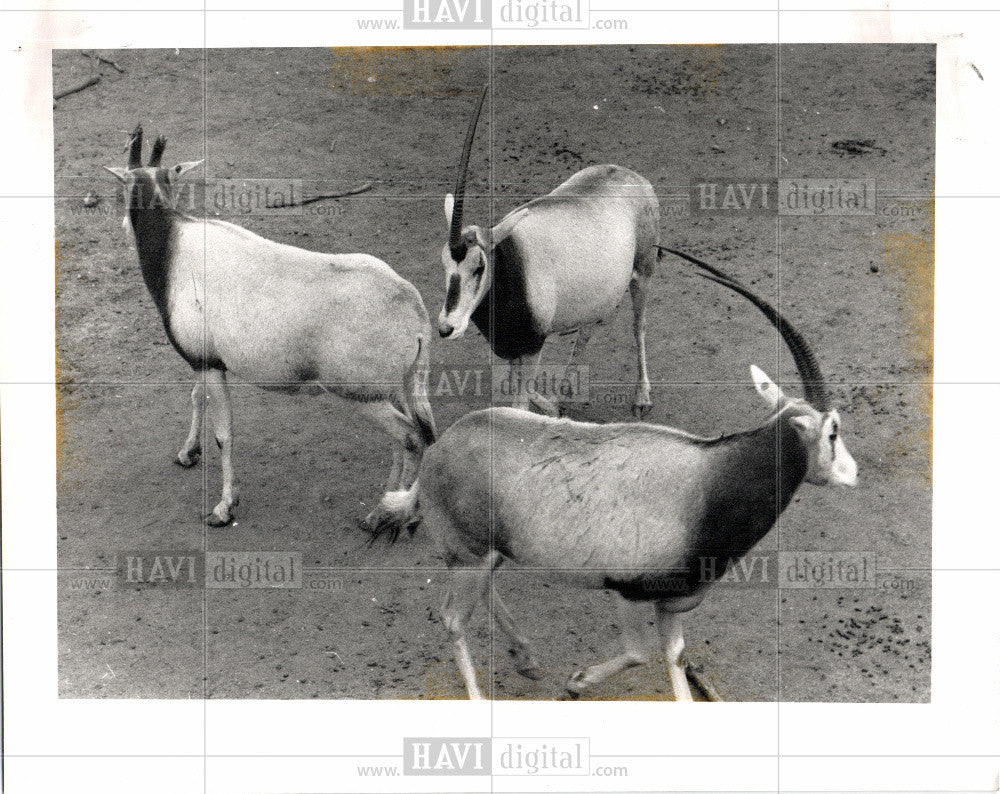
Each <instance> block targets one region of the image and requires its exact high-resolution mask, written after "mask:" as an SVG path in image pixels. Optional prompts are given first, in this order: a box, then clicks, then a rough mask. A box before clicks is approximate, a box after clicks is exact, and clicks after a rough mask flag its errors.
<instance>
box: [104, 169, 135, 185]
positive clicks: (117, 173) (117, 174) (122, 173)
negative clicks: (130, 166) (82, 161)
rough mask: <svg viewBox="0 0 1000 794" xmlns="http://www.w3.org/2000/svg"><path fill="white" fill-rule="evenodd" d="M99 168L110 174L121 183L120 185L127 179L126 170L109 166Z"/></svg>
mask: <svg viewBox="0 0 1000 794" xmlns="http://www.w3.org/2000/svg"><path fill="white" fill-rule="evenodd" d="M101 168H103V169H104V170H105V171H107V172H108V173H109V174H111V175H112V176H113V177H114V178H115V179H117V180H118V181H119V182H121V183H122V184H125V182H126V179H127V177H126V174H128V170H127V169H125V168H118V167H117V166H110V165H102V166H101Z"/></svg>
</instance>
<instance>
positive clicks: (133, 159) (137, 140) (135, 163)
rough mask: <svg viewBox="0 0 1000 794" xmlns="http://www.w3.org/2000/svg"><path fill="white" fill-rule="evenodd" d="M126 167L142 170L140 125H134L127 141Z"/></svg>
mask: <svg viewBox="0 0 1000 794" xmlns="http://www.w3.org/2000/svg"><path fill="white" fill-rule="evenodd" d="M128 167H129V168H130V169H131V168H142V125H141V124H136V125H135V130H133V132H132V137H131V138H129V139H128Z"/></svg>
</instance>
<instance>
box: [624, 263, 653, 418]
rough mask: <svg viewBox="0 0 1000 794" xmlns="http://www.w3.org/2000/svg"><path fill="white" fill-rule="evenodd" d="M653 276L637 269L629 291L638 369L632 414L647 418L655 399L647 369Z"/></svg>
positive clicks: (633, 274)
mask: <svg viewBox="0 0 1000 794" xmlns="http://www.w3.org/2000/svg"><path fill="white" fill-rule="evenodd" d="M651 276H652V273H649V274H643V273H642V272H640V271H639V270H635V271H633V273H632V281H631V283H630V284H629V293H630V295H631V297H632V318H633V330H634V331H635V348H636V359H637V369H638V376H637V379H636V385H635V402H633V404H632V415H633V416H634V417H636V418H637V419H645V418H646V417H647V416H648V415H649V412H650V410H652V407H653V401H652V400H651V399H650V395H649V392H650V385H649V373H648V372H647V371H646V296H647V294H648V292H649V280H650V277H651Z"/></svg>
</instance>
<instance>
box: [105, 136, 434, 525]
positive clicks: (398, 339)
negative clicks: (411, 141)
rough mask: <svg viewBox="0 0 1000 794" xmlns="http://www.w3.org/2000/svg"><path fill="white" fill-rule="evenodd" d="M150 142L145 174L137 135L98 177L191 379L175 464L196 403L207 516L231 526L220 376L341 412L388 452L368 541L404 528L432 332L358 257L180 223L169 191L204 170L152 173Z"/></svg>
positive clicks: (186, 453)
mask: <svg viewBox="0 0 1000 794" xmlns="http://www.w3.org/2000/svg"><path fill="white" fill-rule="evenodd" d="M165 146H166V140H165V139H164V138H162V137H160V138H157V140H156V142H155V143H154V144H153V147H152V152H151V155H150V158H149V164H148V165H147V166H146V167H143V165H142V161H141V155H142V128H141V126H139V127H136V129H135V132H133V133H132V137H131V139H130V141H129V146H128V150H129V159H128V166H127V167H126V168H107V170H108V171H110V172H111V173H112V174H114V175H115V177H117V179H118V180H119V181H121V182H122V183H123V184H124V185H125V186H126V193H127V211H128V215H127V217H126V220H127V221H128V223H129V224H130V225H131V227H132V231H133V233H134V235H135V245H136V249H137V250H138V254H139V265H140V267H141V269H142V277H143V280H144V281H145V282H146V286H147V287H148V289H149V293H150V295H151V296H152V298H153V302H154V303H155V304H156V308H157V309H158V310H159V312H160V317H161V318H162V320H163V327H164V329H165V330H166V332H167V338H168V339H169V340H170V342H171V344H172V345H173V346H174V348H175V349H176V350H177V352H178V353H180V354H181V356H182V357H183V358H184V360H185V361H187V363H188V364H190V365H191V367H192V368H193V369H194V370H195V371H196V372H197V373H198V374H199V377H198V378H197V380H196V381H195V384H194V389H193V390H192V392H191V403H192V405H193V416H192V419H191V430H190V432H189V433H188V437H187V439H186V440H185V441H184V445H183V446H182V447H181V449H180V452H179V453H178V455H177V459H176V462H177V463H179V464H180V465H181V466H185V467H189V466H193V465H194V464H195V463H197V462H198V459H199V457H200V455H201V443H200V437H201V420H202V411H203V409H204V402H205V398H206V397H207V399H208V405H209V408H210V414H211V417H212V424H213V430H214V434H215V440H216V443H217V444H218V446H219V448H220V450H221V457H222V499H221V501H220V502H219V503H218V504H217V505H216V506H215V508H214V509H213V510H212V512H211V513H210V514H209V515H208V516H207V517H206V519H205V520H206V522H207V523H208V524H209V525H211V526H224V525H225V524H228V523H229V521H230V520H231V519H232V515H233V513H232V510H233V507H234V506H235V505H236V504H237V503H238V501H239V495H238V491H237V487H236V482H235V477H234V474H233V457H232V456H233V429H232V405H231V403H230V397H229V388H228V385H227V381H226V379H227V375H228V374H230V373H231V374H233V375H235V376H236V377H238V378H240V379H243V380H246V381H250V382H254V383H257V384H258V385H260V386H263V387H264V388H269V389H275V390H279V391H295V390H297V389H298V388H299V387H300V386H301V385H303V384H306V383H312V384H316V385H318V386H320V387H321V388H322V390H323V391H327V392H331V393H333V394H335V395H337V396H339V397H341V398H343V399H344V400H346V401H347V402H349V403H351V404H353V406H354V407H355V408H356V409H357V410H358V411H359V412H360V413H361V414H363V415H364V416H365V417H366V418H367V419H368V420H370V421H371V422H373V423H374V424H375V425H377V426H378V427H380V428H382V429H383V430H384V431H385V432H386V433H388V435H389V436H390V437H391V438H392V439H393V440H394V441H395V442H396V448H395V450H394V452H393V465H392V469H391V471H390V474H389V482H388V488H387V490H386V492H385V494H384V495H383V496H382V499H381V501H380V502H379V503H378V505H377V506H376V507H375V509H374V510H372V511H371V513H369V515H368V516H367V517H366V519H365V522H366V524H367V525H368V527H369V528H370V529H372V530H375V529H378V530H380V531H385V530H391V531H393V532H397V533H398V532H399V531H400V529H401V528H402V527H404V526H415V523H416V502H417V491H418V479H417V474H418V471H419V468H420V460H421V457H422V456H423V452H424V449H425V448H426V447H427V446H428V445H429V444H431V443H432V442H433V441H434V438H435V435H436V433H435V428H434V418H433V416H432V414H431V408H430V405H429V404H428V402H427V397H426V392H425V390H424V389H423V380H424V378H425V376H426V368H427V361H428V349H427V348H428V342H429V338H430V335H431V327H430V321H429V320H428V317H427V310H426V309H425V308H424V304H423V302H422V301H421V299H420V294H419V293H418V292H417V290H416V289H415V288H414V287H413V285H412V284H410V283H409V282H408V281H406V280H405V279H403V278H402V277H400V276H399V275H398V274H397V273H396V272H395V271H393V269H392V268H391V267H389V265H387V264H386V263H385V262H383V261H381V260H379V259H376V258H375V257H373V256H369V255H367V254H322V253H316V252H313V251H307V250H305V249H302V248H295V247H293V246H289V245H282V244H280V243H276V242H272V241H271V240H266V239H264V238H263V237H258V236H257V235H256V234H253V233H252V232H250V231H247V230H246V229H243V228H242V227H240V226H235V225H233V224H231V223H225V222H222V221H218V220H211V219H209V220H204V219H200V218H191V217H188V216H186V215H184V214H182V213H181V212H179V211H178V210H177V209H176V208H175V204H176V202H175V187H176V185H177V182H178V180H179V179H180V178H181V177H182V176H183V175H184V174H185V172H187V171H189V170H190V169H192V168H194V167H195V166H197V165H200V164H201V162H202V161H198V162H190V163H181V164H180V165H175V166H173V167H172V168H165V167H163V166H161V165H160V160H161V158H162V156H163V150H164V147H165Z"/></svg>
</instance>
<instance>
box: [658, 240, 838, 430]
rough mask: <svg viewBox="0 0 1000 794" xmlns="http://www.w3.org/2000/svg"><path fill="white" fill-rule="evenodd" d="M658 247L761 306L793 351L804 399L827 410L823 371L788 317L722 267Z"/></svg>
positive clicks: (817, 407)
mask: <svg viewBox="0 0 1000 794" xmlns="http://www.w3.org/2000/svg"><path fill="white" fill-rule="evenodd" d="M660 250H662V251H667V252H669V253H671V254H674V255H675V256H679V257H680V258H681V259H685V260H687V261H688V262H690V263H691V264H693V265H697V266H698V267H700V268H701V269H702V270H705V271H707V272H706V273H699V274H698V275H699V276H702V277H704V278H707V279H708V280H709V281H714V282H716V283H717V284H722V286H724V287H728V288H729V289H731V290H733V291H734V292H738V293H739V294H740V295H742V296H743V297H744V298H746V299H747V300H748V301H750V302H751V303H752V304H753V305H754V306H756V307H757V308H758V309H760V310H761V311H762V312H763V313H764V316H765V317H767V319H768V320H770V321H771V324H772V325H773V326H774V327H775V328H777V329H778V332H779V333H780V334H781V336H782V338H783V339H784V340H785V344H786V345H788V349H789V350H790V351H791V352H792V358H793V359H794V360H795V368H796V369H797V370H798V371H799V377H800V378H801V379H802V388H803V389H804V390H805V393H806V400H807V401H808V402H809V404H810V405H812V406H813V407H814V408H815V409H816V410H817V411H819V412H820V413H826V412H827V411H828V410H829V400H828V398H827V394H826V383H825V382H824V380H823V373H822V372H821V371H820V368H819V364H818V363H817V362H816V356H814V355H813V352H812V350H811V349H810V347H809V345H808V344H807V343H806V340H805V339H803V338H802V335H801V334H800V333H799V332H798V331H796V330H795V329H794V328H793V327H792V324H791V323H789V322H788V320H786V319H785V318H784V317H782V316H781V315H780V314H779V313H778V310H777V309H775V308H774V307H773V306H772V305H771V304H770V303H768V302H767V301H766V300H764V299H763V298H761V297H758V296H757V295H755V294H754V293H752V292H751V291H750V290H748V289H747V288H746V287H744V286H743V285H742V284H740V283H739V282H738V281H734V280H733V279H731V278H730V277H729V276H727V275H726V274H725V273H723V272H722V271H721V270H718V269H716V268H714V267H712V266H711V265H709V264H707V263H705V262H702V261H701V260H700V259H695V258H694V257H693V256H690V255H689V254H685V253H682V252H681V251H675V250H673V249H672V248H661V249H660Z"/></svg>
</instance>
